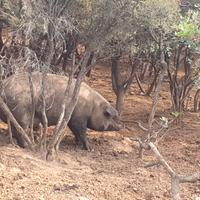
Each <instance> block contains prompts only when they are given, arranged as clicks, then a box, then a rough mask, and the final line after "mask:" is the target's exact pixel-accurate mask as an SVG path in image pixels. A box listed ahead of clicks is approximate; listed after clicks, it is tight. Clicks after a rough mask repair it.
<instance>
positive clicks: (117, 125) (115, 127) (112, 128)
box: [107, 120, 124, 131]
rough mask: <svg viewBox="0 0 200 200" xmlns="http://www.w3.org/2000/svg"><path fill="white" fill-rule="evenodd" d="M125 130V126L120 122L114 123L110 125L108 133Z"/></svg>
mask: <svg viewBox="0 0 200 200" xmlns="http://www.w3.org/2000/svg"><path fill="white" fill-rule="evenodd" d="M123 128H124V125H123V124H122V123H121V122H120V121H114V120H113V122H112V123H111V124H109V126H108V128H107V130H108V131H119V130H121V129H123Z"/></svg>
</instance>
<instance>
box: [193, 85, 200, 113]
mask: <svg viewBox="0 0 200 200" xmlns="http://www.w3.org/2000/svg"><path fill="white" fill-rule="evenodd" d="M199 100H200V89H198V90H197V92H196V94H195V96H194V112H197V111H199V110H200V102H199Z"/></svg>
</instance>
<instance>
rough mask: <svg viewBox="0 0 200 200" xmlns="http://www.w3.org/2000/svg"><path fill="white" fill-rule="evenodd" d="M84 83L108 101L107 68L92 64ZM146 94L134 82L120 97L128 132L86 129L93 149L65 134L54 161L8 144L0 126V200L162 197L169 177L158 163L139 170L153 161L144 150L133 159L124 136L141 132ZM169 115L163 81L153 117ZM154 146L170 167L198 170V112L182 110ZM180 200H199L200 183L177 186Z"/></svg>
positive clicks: (183, 171)
mask: <svg viewBox="0 0 200 200" xmlns="http://www.w3.org/2000/svg"><path fill="white" fill-rule="evenodd" d="M88 82H89V84H90V85H91V86H92V87H93V88H95V89H96V90H97V91H99V92H100V93H101V94H102V95H103V96H105V97H106V98H107V99H108V100H109V101H110V102H111V103H112V104H114V102H115V96H114V94H113V92H112V90H111V79H110V70H109V67H102V66H97V67H96V69H95V71H94V72H93V74H92V77H91V79H90V80H89V81H88ZM150 109H151V98H150V97H145V96H142V95H141V94H140V92H139V89H138V88H137V87H136V85H135V84H133V86H132V87H131V88H130V90H129V92H128V93H127V96H126V99H125V107H124V112H123V116H122V120H123V121H124V122H125V124H126V125H127V126H128V127H129V130H122V131H119V132H105V133H97V132H94V131H88V139H89V142H90V144H91V145H92V147H93V151H91V152H87V151H84V150H81V149H80V148H78V147H76V146H75V144H74V140H73V136H71V135H67V137H66V139H65V140H64V141H63V143H62V146H61V151H60V154H59V158H60V162H57V161H55V162H46V161H44V160H43V159H42V158H41V156H40V155H34V154H33V153H31V152H27V150H24V149H20V148H16V147H13V146H12V145H10V144H9V143H8V138H7V134H6V131H5V128H6V127H5V126H4V125H3V124H1V125H0V128H1V134H0V151H1V152H0V199H4V200H7V199H10V200H11V199H12V200H13V199H15V200H22V199H23V200H29V199H34V200H55V199H58V200H159V199H160V200H168V199H170V177H169V175H168V174H167V172H166V171H165V170H164V169H163V167H162V166H153V167H150V168H145V165H147V164H149V163H151V162H153V161H155V157H154V155H153V154H152V153H151V152H148V151H146V152H145V153H144V157H143V159H139V158H138V144H137V143H136V142H133V141H132V140H131V139H130V137H135V136H138V135H141V134H142V131H141V130H140V128H138V125H137V123H136V121H140V122H142V124H143V125H144V126H145V124H146V123H147V119H148V113H149V112H150ZM160 116H165V117H171V116H170V96H169V88H168V86H167V83H165V84H163V88H162V92H161V95H160V99H159V105H158V109H157V114H156V117H157V118H158V119H159V117H160ZM158 148H159V150H160V152H161V154H162V155H163V156H164V157H165V159H166V161H168V163H169V164H170V165H171V167H172V168H173V169H174V170H175V171H176V172H177V173H181V174H192V173H194V172H200V113H192V112H187V113H185V114H184V115H183V116H182V121H181V123H180V125H173V126H172V127H171V128H170V129H169V131H168V133H167V134H166V135H165V136H164V137H163V138H162V139H161V140H160V141H159V143H158ZM181 197H182V199H184V200H199V199H200V183H193V184H183V185H182V187H181Z"/></svg>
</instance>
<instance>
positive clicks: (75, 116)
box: [0, 72, 121, 149]
mask: <svg viewBox="0 0 200 200" xmlns="http://www.w3.org/2000/svg"><path fill="white" fill-rule="evenodd" d="M32 80H33V88H34V101H35V105H36V109H35V118H34V127H38V126H39V123H40V122H41V123H42V115H41V108H42V101H41V81H42V73H40V72H34V73H32ZM67 80H68V78H67V77H66V76H61V75H55V74H47V78H46V84H45V85H46V87H45V100H46V115H47V119H48V125H49V126H51V125H56V124H57V121H58V118H59V116H60V113H61V105H62V102H63V98H64V91H65V89H66V85H67ZM74 83H75V79H74V80H73V84H74ZM3 88H4V92H3V98H4V100H5V102H6V103H7V105H8V107H9V108H10V110H11V112H12V114H13V115H14V117H15V118H16V120H17V121H18V122H19V124H20V125H21V126H22V127H23V128H24V129H26V130H27V129H28V128H30V122H31V113H32V100H31V92H30V84H29V79H28V73H19V74H15V75H12V76H10V77H9V78H7V79H5V80H4V81H3ZM0 117H1V118H2V120H3V121H6V119H5V116H4V115H3V113H2V112H1V113H0ZM68 126H69V128H70V130H71V131H72V133H73V134H74V136H75V139H76V142H78V143H81V144H82V145H83V147H84V149H88V148H89V146H88V142H87V139H86V130H87V128H90V129H92V130H95V131H115V130H119V129H120V128H121V125H120V124H119V121H118V112H117V110H116V109H115V108H114V107H112V106H111V105H110V103H109V102H108V101H107V100H106V99H105V98H104V97H103V96H101V95H100V94H99V93H98V92H96V91H95V90H94V89H92V88H91V87H89V86H88V85H87V84H86V83H84V82H83V83H82V84H81V87H80V92H79V96H78V102H77V104H76V106H75V109H74V111H73V113H72V116H71V118H70V121H69V123H68ZM12 131H13V135H16V140H17V142H18V144H19V145H20V146H22V147H24V145H25V144H24V141H23V140H22V138H21V137H20V136H19V134H17V132H16V130H15V129H14V127H13V126H12Z"/></svg>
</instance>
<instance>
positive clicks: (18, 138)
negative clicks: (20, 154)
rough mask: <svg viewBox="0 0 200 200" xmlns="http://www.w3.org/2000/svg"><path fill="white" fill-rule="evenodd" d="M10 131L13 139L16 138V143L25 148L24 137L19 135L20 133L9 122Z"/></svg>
mask: <svg viewBox="0 0 200 200" xmlns="http://www.w3.org/2000/svg"><path fill="white" fill-rule="evenodd" d="M11 131H12V136H13V138H14V139H16V142H17V144H18V145H19V146H20V147H22V148H25V147H27V143H26V142H25V141H24V139H23V138H22V137H21V135H20V134H19V133H18V132H17V130H16V128H15V127H14V126H13V125H12V124H11Z"/></svg>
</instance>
